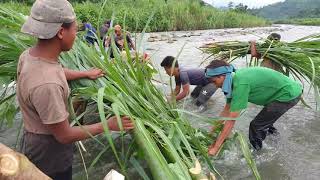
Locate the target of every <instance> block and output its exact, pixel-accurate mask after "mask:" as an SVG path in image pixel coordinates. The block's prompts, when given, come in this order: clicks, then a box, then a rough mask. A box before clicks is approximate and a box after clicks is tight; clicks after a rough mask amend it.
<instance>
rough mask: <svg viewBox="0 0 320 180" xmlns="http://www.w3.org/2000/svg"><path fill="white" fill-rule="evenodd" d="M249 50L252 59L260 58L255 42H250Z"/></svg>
mask: <svg viewBox="0 0 320 180" xmlns="http://www.w3.org/2000/svg"><path fill="white" fill-rule="evenodd" d="M250 50H251V56H252V57H256V58H258V59H259V58H261V54H260V53H259V52H258V51H257V47H256V42H255V41H251V46H250Z"/></svg>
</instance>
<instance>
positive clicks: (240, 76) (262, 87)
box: [227, 67, 302, 112]
mask: <svg viewBox="0 0 320 180" xmlns="http://www.w3.org/2000/svg"><path fill="white" fill-rule="evenodd" d="M232 85H233V87H232V98H230V99H227V103H230V111H231V112H238V111H240V110H242V109H245V108H247V104H248V102H251V103H253V104H257V105H261V106H264V105H267V104H269V103H271V102H273V101H280V102H288V101H290V100H293V99H295V98H297V97H298V96H299V95H300V94H301V93H302V86H301V85H300V83H298V82H296V81H294V80H292V79H290V78H289V77H287V76H285V75H283V74H281V73H280V72H277V71H274V70H272V69H269V68H264V67H250V68H245V69H240V70H238V71H236V73H235V74H234V76H233V78H232Z"/></svg>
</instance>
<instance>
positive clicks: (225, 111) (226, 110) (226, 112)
mask: <svg viewBox="0 0 320 180" xmlns="http://www.w3.org/2000/svg"><path fill="white" fill-rule="evenodd" d="M229 113H230V104H226V105H225V106H224V109H223V111H222V112H221V113H220V115H219V116H220V117H228V116H229ZM218 123H219V124H224V123H225V121H224V120H220V121H218ZM218 126H219V125H218ZM215 128H216V126H212V128H211V133H213V132H214V131H215Z"/></svg>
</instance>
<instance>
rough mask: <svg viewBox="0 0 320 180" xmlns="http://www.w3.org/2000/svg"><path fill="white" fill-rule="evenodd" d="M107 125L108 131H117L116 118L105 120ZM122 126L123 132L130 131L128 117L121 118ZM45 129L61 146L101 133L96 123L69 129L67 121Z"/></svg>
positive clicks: (130, 126)
mask: <svg viewBox="0 0 320 180" xmlns="http://www.w3.org/2000/svg"><path fill="white" fill-rule="evenodd" d="M107 125H108V127H109V129H110V130H113V131H119V130H120V128H119V127H118V123H117V118H116V117H114V116H113V117H111V118H109V119H108V120H107ZM122 126H123V129H124V130H130V129H133V128H134V125H133V123H132V121H131V120H130V119H129V118H128V117H123V118H122ZM46 127H47V128H48V129H49V131H50V132H51V133H52V134H53V136H54V137H55V139H56V140H57V141H58V142H60V143H61V144H70V143H73V142H76V141H80V140H83V139H87V138H89V137H90V135H89V134H88V132H89V133H90V134H91V135H92V136H95V135H97V134H100V133H102V132H103V126H102V123H96V124H92V125H86V126H82V128H84V129H85V130H83V129H82V128H81V127H70V125H69V122H68V120H65V121H62V122H60V123H56V124H48V125H46Z"/></svg>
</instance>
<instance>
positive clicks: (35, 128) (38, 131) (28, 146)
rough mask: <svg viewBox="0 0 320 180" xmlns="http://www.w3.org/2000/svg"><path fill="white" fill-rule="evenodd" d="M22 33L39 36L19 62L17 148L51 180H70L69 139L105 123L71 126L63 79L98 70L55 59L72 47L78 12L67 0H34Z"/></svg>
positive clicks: (126, 122) (113, 126) (113, 125)
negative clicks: (80, 68)
mask: <svg viewBox="0 0 320 180" xmlns="http://www.w3.org/2000/svg"><path fill="white" fill-rule="evenodd" d="M21 31H22V32H23V33H26V34H29V35H32V36H34V37H35V38H37V39H38V41H37V43H36V45H35V46H33V47H31V48H30V49H27V50H25V51H24V52H23V53H22V54H21V56H20V58H19V63H18V70H17V71H18V72H17V74H18V78H17V99H18V102H19V106H20V110H21V112H22V118H23V122H24V133H23V139H22V144H21V151H22V153H24V154H25V155H26V156H27V157H28V158H29V159H30V161H31V162H32V163H34V164H35V165H36V166H37V167H38V168H39V169H40V170H41V171H42V172H44V173H45V174H47V175H48V176H50V177H51V178H52V179H54V180H71V179H72V160H73V143H74V142H76V141H80V140H83V139H87V138H89V137H90V134H91V135H93V136H94V135H97V134H100V133H102V132H103V126H102V124H101V123H96V124H92V125H85V126H82V128H84V129H85V130H83V129H82V128H81V127H70V124H69V121H68V119H69V113H68V111H67V101H68V97H69V93H70V92H69V87H68V83H67V80H72V79H78V78H90V79H95V78H98V77H100V76H101V75H102V72H101V71H100V70H97V71H96V72H94V73H89V74H88V73H85V72H78V71H72V70H67V69H63V68H62V66H61V65H60V64H59V62H58V58H59V55H60V53H62V52H63V51H69V50H70V49H71V48H72V46H73V43H74V40H75V38H76V33H77V24H76V16H75V13H74V10H73V8H72V5H71V4H70V3H69V2H68V1H67V0H55V1H52V0H37V1H35V2H34V4H33V6H32V8H31V14H30V16H29V17H28V19H27V21H26V22H25V23H24V25H23V26H22V29H21ZM106 123H107V125H108V126H109V129H110V130H114V131H118V130H119V127H118V122H117V118H116V117H111V118H109V119H108V120H107V122H106ZM122 124H123V128H124V129H125V130H129V129H132V128H133V123H132V122H131V120H130V119H129V118H127V117H122ZM89 133H90V134H89Z"/></svg>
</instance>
